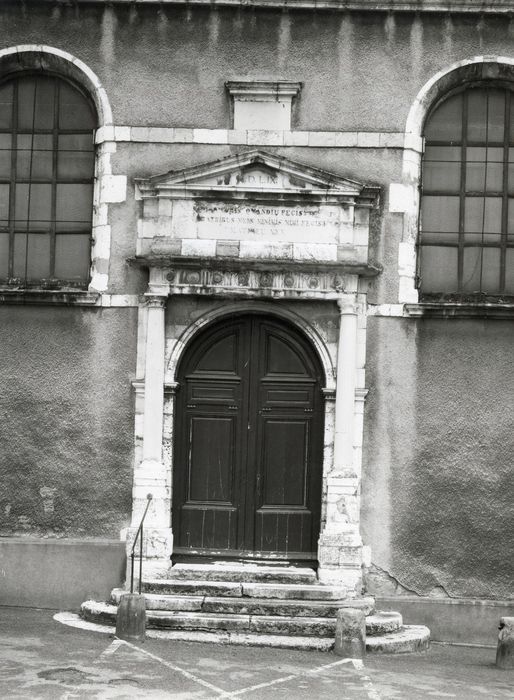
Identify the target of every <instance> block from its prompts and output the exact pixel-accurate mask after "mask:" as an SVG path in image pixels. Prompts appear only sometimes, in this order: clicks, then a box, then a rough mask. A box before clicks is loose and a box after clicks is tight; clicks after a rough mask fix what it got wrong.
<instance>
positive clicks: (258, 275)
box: [147, 267, 345, 303]
mask: <svg viewBox="0 0 514 700" xmlns="http://www.w3.org/2000/svg"><path fill="white" fill-rule="evenodd" d="M164 278H165V279H166V281H167V283H168V285H169V293H170V294H195V293H196V294H197V293H199V292H201V293H202V294H213V295H219V294H223V293H225V294H230V293H235V294H245V295H248V296H260V295H262V294H265V295H271V296H277V297H288V296H291V297H298V296H301V297H305V298H314V299H327V298H328V299H334V300H337V299H338V298H339V297H340V295H341V292H342V291H343V290H344V287H345V278H344V275H335V274H334V273H333V272H332V271H325V272H324V271H322V270H319V271H315V272H312V271H310V272H298V271H291V270H282V271H276V270H273V271H266V270H264V271H263V270H251V269H250V270H248V269H246V270H245V269H239V270H237V271H233V270H222V269H214V270H213V269H201V268H193V269H191V268H190V267H188V268H184V269H180V268H174V269H173V270H167V271H166V273H165V275H164ZM147 303H148V302H147ZM151 303H153V302H151Z"/></svg>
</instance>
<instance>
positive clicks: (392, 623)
mask: <svg viewBox="0 0 514 700" xmlns="http://www.w3.org/2000/svg"><path fill="white" fill-rule="evenodd" d="M402 626H403V618H402V616H401V614H400V613H398V612H389V611H388V612H382V611H376V612H374V613H373V614H372V615H367V616H366V636H367V637H376V636H378V635H382V634H388V633H389V632H396V631H397V630H399V629H401V628H402Z"/></svg>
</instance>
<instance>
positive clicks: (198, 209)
mask: <svg viewBox="0 0 514 700" xmlns="http://www.w3.org/2000/svg"><path fill="white" fill-rule="evenodd" d="M194 208H195V215H196V226H197V234H198V237H199V238H215V239H220V238H221V239H235V240H241V239H247V240H248V239H250V240H252V239H259V240H263V239H264V240H276V241H291V242H309V241H316V242H322V243H337V242H338V233H339V226H340V217H341V208H340V207H336V206H328V205H317V204H307V205H276V204H260V203H255V204H254V203H239V202H203V201H196V202H195V204H194Z"/></svg>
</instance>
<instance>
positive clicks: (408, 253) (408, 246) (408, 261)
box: [398, 241, 416, 276]
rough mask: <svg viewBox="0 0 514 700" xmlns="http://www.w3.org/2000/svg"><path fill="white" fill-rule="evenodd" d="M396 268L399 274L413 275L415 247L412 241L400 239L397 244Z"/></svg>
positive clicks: (414, 269)
mask: <svg viewBox="0 0 514 700" xmlns="http://www.w3.org/2000/svg"><path fill="white" fill-rule="evenodd" d="M398 270H399V272H400V274H407V275H412V276H414V273H415V271H416V248H415V245H414V243H413V242H412V241H402V242H401V243H400V244H399V246H398Z"/></svg>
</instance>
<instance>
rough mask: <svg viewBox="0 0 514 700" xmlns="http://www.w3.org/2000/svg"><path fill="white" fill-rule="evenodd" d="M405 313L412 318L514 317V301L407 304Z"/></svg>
mask: <svg viewBox="0 0 514 700" xmlns="http://www.w3.org/2000/svg"><path fill="white" fill-rule="evenodd" d="M404 311H405V315H406V316H408V317H411V318H498V319H502V318H514V303H513V302H509V303H505V302H501V303H500V302H499V303H497V304H494V303H490V302H482V303H480V302H475V303H470V302H435V301H426V302H420V303H419V304H405V306H404Z"/></svg>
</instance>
